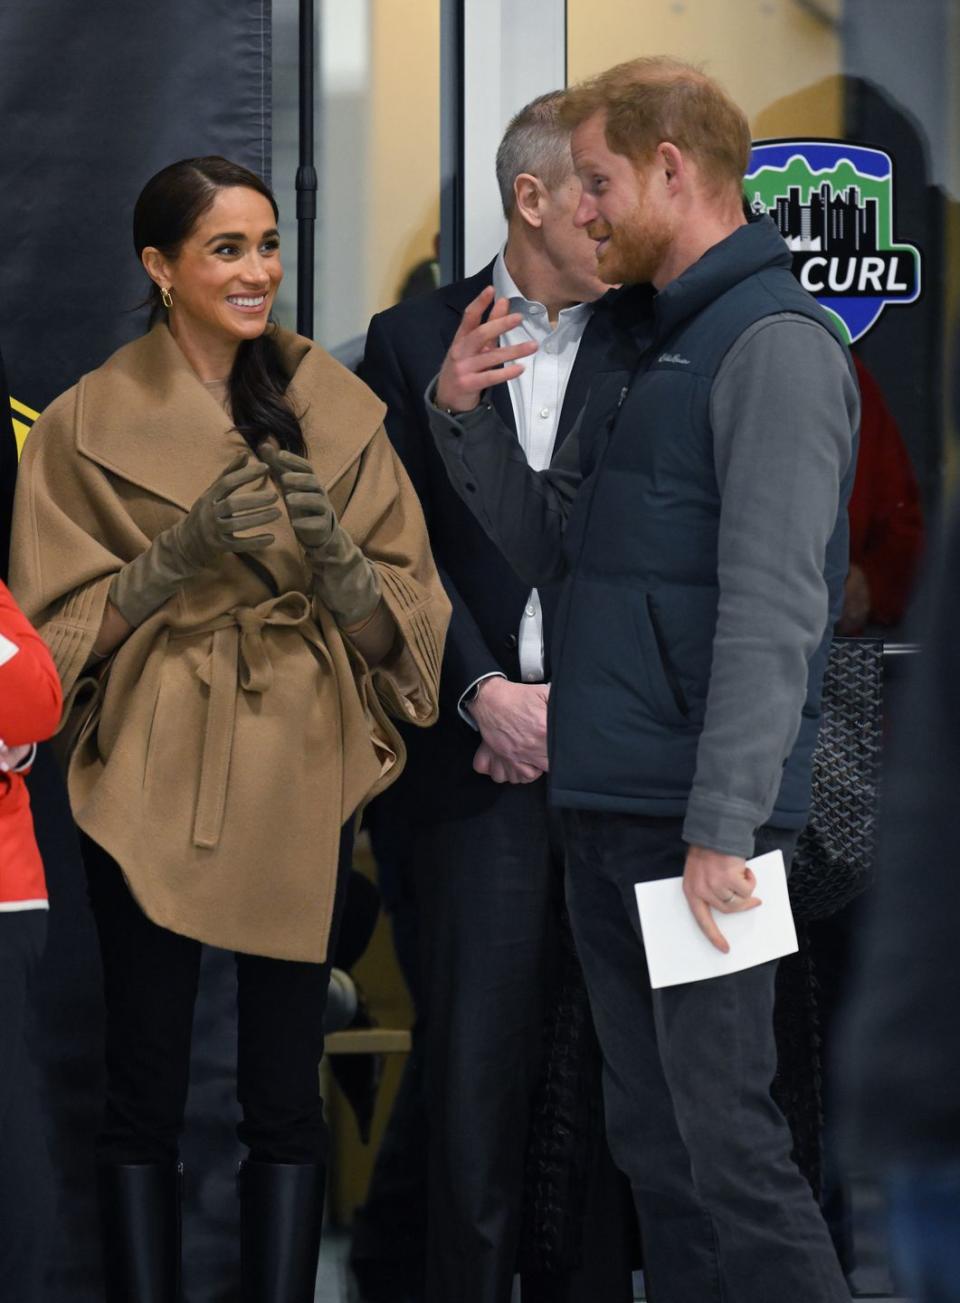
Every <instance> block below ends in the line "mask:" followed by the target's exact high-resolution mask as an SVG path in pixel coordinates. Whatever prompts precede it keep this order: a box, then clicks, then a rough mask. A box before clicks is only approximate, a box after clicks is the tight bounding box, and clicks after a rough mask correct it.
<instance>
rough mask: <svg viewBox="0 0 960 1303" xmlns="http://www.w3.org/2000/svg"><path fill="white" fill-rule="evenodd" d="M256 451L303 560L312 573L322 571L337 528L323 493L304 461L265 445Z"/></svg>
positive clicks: (331, 509) (291, 453)
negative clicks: (279, 497)
mask: <svg viewBox="0 0 960 1303" xmlns="http://www.w3.org/2000/svg"><path fill="white" fill-rule="evenodd" d="M257 451H258V452H259V454H260V456H261V457H262V458H263V460H264V461H265V462H266V463H267V465H268V466H269V467H270V470H271V471H272V472H273V476H274V478H275V480H276V481H277V484H278V485H279V487H280V492H281V493H282V494H283V498H284V501H285V502H286V504H287V511H288V512H289V513H290V524H291V525H292V526H293V532H294V533H295V534H296V536H297V538H298V540H299V542H300V546H301V547H302V548H303V550H304V552H305V553H306V557H307V560H308V561H309V562H310V565H311V567H312V568H313V569H314V570H318V569H322V568H323V565H324V561H325V553H326V549H327V547H328V545H329V543H330V540H331V539H332V538H333V535H334V532H335V531H336V530H338V529H339V528H340V525H339V524H338V522H337V516H336V512H335V511H334V509H333V506H332V505H331V502H330V499H329V498H328V497H327V491H326V489H325V488H324V487H323V485H322V484H321V483H320V481H319V480H318V479H317V476H316V473H315V472H314V469H313V467H312V466H311V465H310V463H309V462H308V461H307V459H306V457H298V456H297V455H296V453H293V452H287V451H286V450H285V449H284V450H281V451H277V449H275V448H274V447H272V446H271V445H270V444H269V443H262V444H261V445H260V447H259V448H258V449H257Z"/></svg>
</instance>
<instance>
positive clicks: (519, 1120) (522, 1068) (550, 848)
mask: <svg viewBox="0 0 960 1303" xmlns="http://www.w3.org/2000/svg"><path fill="white" fill-rule="evenodd" d="M554 834H559V826H558V824H556V823H555V824H554V825H553V827H551V821H550V819H549V817H548V812H547V808H546V796H545V784H544V782H543V781H542V780H541V781H539V782H537V783H531V784H528V785H518V786H509V787H505V788H504V789H503V790H502V791H501V792H499V793H498V794H497V798H496V801H495V803H494V805H493V806H492V807H491V808H489V809H488V810H485V811H483V812H481V813H479V814H475V815H471V816H469V817H464V818H459V819H456V820H450V821H449V822H445V823H440V824H436V825H434V826H432V827H430V828H427V829H424V830H423V831H422V833H421V835H420V836H419V837H418V839H417V845H416V864H417V875H418V878H417V881H418V898H419V905H420V920H419V932H420V941H421V951H422V953H423V956H424V964H423V986H424V989H423V996H424V1005H425V1014H426V1098H427V1115H428V1119H429V1199H428V1203H429V1212H428V1232H427V1295H426V1297H427V1300H428V1303H454V1300H456V1303H506V1300H509V1298H510V1291H511V1282H512V1279H513V1275H514V1272H515V1271H516V1262H517V1250H518V1245H519V1240H520V1230H521V1210H522V1202H523V1178H524V1159H525V1155H526V1149H527V1139H528V1128H529V1121H530V1112H531V1102H532V1099H533V1096H534V1092H535V1088H536V1086H537V1083H538V1079H539V1075H540V1069H541V1042H542V1033H543V1028H544V1020H545V1016H546V1013H547V1010H548V1008H549V1007H550V1002H551V995H552V990H553V986H554V981H555V976H556V971H557V965H558V960H559V950H558V935H559V934H558V928H559V920H560V911H561V905H562V895H563V863H562V854H561V851H560V846H559V836H558V835H554ZM607 1171H608V1174H609V1180H610V1181H613V1180H614V1179H615V1178H616V1173H615V1172H614V1171H613V1168H612V1166H610V1165H609V1163H608V1167H607ZM603 1194H604V1195H605V1194H606V1191H604V1192H603ZM612 1202H613V1203H615V1202H616V1198H615V1197H614V1199H613V1200H612ZM587 1219H588V1222H589V1221H590V1209H589V1208H588V1214H587ZM623 1235H624V1230H623V1227H622V1226H620V1225H609V1226H607V1227H606V1228H605V1238H604V1239H603V1243H602V1244H600V1243H597V1242H596V1241H594V1242H593V1243H585V1244H584V1265H583V1267H582V1268H580V1270H579V1271H577V1272H575V1273H570V1274H569V1276H567V1277H565V1278H564V1279H563V1280H562V1281H561V1280H552V1281H551V1283H550V1286H549V1297H550V1298H551V1303H560V1300H572V1299H583V1300H587V1301H589V1303H597V1301H598V1300H601V1299H602V1300H604V1303H607V1301H608V1300H609V1301H611V1303H615V1301H616V1300H617V1299H619V1298H622V1297H626V1298H629V1297H630V1294H631V1291H630V1289H629V1260H628V1257H627V1251H626V1248H625V1246H624V1242H623ZM611 1280H612V1281H613V1283H612V1284H611ZM540 1284H541V1283H540V1282H537V1281H530V1282H529V1288H528V1282H527V1281H526V1280H525V1281H524V1285H523V1290H522V1292H523V1293H524V1294H526V1295H528V1296H533V1297H535V1298H536V1297H543V1294H542V1290H541V1288H540Z"/></svg>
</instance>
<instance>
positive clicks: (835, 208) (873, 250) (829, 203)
mask: <svg viewBox="0 0 960 1303" xmlns="http://www.w3.org/2000/svg"><path fill="white" fill-rule="evenodd" d="M893 195H894V165H893V159H892V158H891V156H890V154H889V153H887V151H885V150H882V149H877V148H876V147H874V146H872V145H860V144H857V143H854V142H852V141H844V140H803V139H800V140H797V139H792V138H791V139H781V140H760V141H756V142H755V143H754V145H753V148H752V150H751V157H750V164H749V167H748V168H747V173H746V176H745V177H744V196H745V199H746V202H747V204H748V206H749V207H750V209H751V211H752V212H753V213H755V214H757V215H762V214H767V215H769V217H770V218H771V220H772V221H773V222H774V224H775V226H776V227H777V230H778V231H779V232H780V234H781V236H782V237H783V239H784V241H785V243H786V245H787V247H788V248H789V249H790V251H791V253H792V254H793V272H794V275H795V276H796V277H797V279H798V280H799V282H800V284H801V285H802V286H803V288H804V289H806V290H808V291H809V292H810V293H811V294H813V296H814V298H816V300H817V302H818V303H819V304H820V305H821V307H823V308H824V309H825V310H826V311H827V312H828V313H829V314H830V315H831V316H832V317H833V318H834V320H835V321H836V323H837V325H838V326H839V327H840V329H841V331H842V333H843V335H844V338H845V339H846V340H847V341H848V342H850V343H853V342H854V341H855V340H857V339H862V338H863V336H864V335H865V334H866V333H867V332H868V331H869V330H870V329H871V328H872V327H873V326H874V325H875V324H876V322H877V321H879V319H880V317H881V316H882V314H883V312H884V309H885V308H888V307H893V306H905V305H907V304H910V303H914V302H916V300H917V299H918V298H919V297H920V293H921V286H922V281H921V277H922V260H921V254H920V250H919V249H917V248H916V246H915V245H912V244H909V243H907V242H906V241H904V240H903V239H898V238H897V236H896V234H895V232H894V203H893Z"/></svg>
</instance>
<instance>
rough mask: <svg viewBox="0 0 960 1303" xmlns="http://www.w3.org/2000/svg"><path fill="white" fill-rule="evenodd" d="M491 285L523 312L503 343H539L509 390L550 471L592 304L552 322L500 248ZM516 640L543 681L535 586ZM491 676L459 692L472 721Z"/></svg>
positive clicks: (541, 465) (527, 673) (526, 669)
mask: <svg viewBox="0 0 960 1303" xmlns="http://www.w3.org/2000/svg"><path fill="white" fill-rule="evenodd" d="M493 288H494V292H495V294H496V297H497V299H509V300H510V311H511V312H519V313H520V314H521V317H522V320H521V321H520V322H519V324H518V325H517V326H515V327H514V329H513V330H509V331H507V332H506V333H505V334H503V335H501V336H500V343H501V345H504V346H509V345H512V344H525V343H528V342H529V341H530V340H531V339H532V340H533V341H534V342H535V343H536V344H538V345H539V348H538V349H537V352H536V353H534V354H533V355H532V356H531V357H526V358H524V359H523V367H524V370H523V373H522V375H519V376H517V378H516V379H515V380H508V381H507V390H508V392H509V394H510V402H511V404H512V406H513V416H514V421H515V422H516V426H517V438H518V440H519V442H520V447H521V448H522V449H523V451H524V453H525V454H526V458H527V461H528V462H529V463H530V465H531V466H532V467H533V468H534V470H538V471H542V470H546V469H547V467H548V466H549V465H550V461H551V459H552V457H553V449H554V444H555V443H556V439H557V425H558V423H559V420H560V412H561V410H562V408H563V397H564V394H565V393H566V391H567V382H568V381H569V379H570V373H571V371H572V370H573V364H574V362H575V361H576V357H577V349H578V348H579V347H580V340H581V339H582V338H583V332H584V330H585V329H586V327H587V322H588V321H589V320H590V314H591V313H592V311H593V305H592V304H590V303H576V304H574V305H573V306H572V307H569V308H561V310H560V313H559V316H558V318H557V324H556V326H553V325H551V323H550V318H549V316H548V315H547V309H546V308H545V307H544V305H543V304H542V303H534V302H532V301H531V300H530V299H527V298H524V296H523V295H522V294H521V293H520V291H519V289H518V288H517V286H516V284H515V283H514V280H513V277H512V276H511V275H510V273H509V272H508V271H507V264H506V262H505V261H504V257H503V253H502V251H501V252H500V253H499V254H498V255H497V260H496V262H495V263H494V264H493ZM517 640H518V650H519V654H520V678H521V681H522V682H523V683H542V682H543V668H544V665H543V612H542V610H541V606H540V595H539V594H538V592H537V590H536V589H535V588H534V589H533V591H532V592H531V593H530V595H529V596H528V598H527V601H526V605H525V606H524V610H523V616H522V618H521V620H520V629H519V631H518V633H517ZM493 677H496V675H495V674H485V675H482V676H481V678H479V679H477V680H476V681H475V682H474V683H471V684H470V686H469V687H468V688H467V690H466V691H465V692H464V694H463V697H461V699H460V700H461V709H460V713H461V715H463V718H464V719H466V720H467V721H468V722H469V723H473V720H472V719H470V716H469V715H468V714H467V713H466V712H465V711H464V709H463V702H464V699H465V698H467V697H469V696H470V694H471V693H472V691H473V689H474V688H475V687H476V686H477V684H479V683H481V682H482V681H483V679H485V678H493ZM500 677H505V676H503V675H501V676H500Z"/></svg>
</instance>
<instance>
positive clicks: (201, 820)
mask: <svg viewBox="0 0 960 1303" xmlns="http://www.w3.org/2000/svg"><path fill="white" fill-rule="evenodd" d="M134 243H135V246H136V250H137V254H138V256H139V257H140V258H141V260H142V263H143V265H144V267H145V268H146V270H147V273H148V274H149V276H150V278H151V280H152V283H153V289H152V291H151V296H152V300H153V305H154V318H155V320H154V322H153V325H152V329H151V330H150V331H149V332H148V333H147V334H146V335H145V336H144V337H143V338H142V339H139V340H135V341H134V342H133V343H131V344H128V345H126V346H125V347H124V348H121V349H120V350H119V351H118V352H116V353H114V354H113V356H112V357H110V358H108V359H107V361H106V362H105V363H104V364H103V365H102V366H100V367H98V368H97V369H96V370H95V371H92V372H90V373H89V374H88V375H86V376H84V377H83V379H82V380H81V381H80V383H79V384H78V385H77V386H76V387H75V388H73V389H71V390H69V391H68V392H67V393H65V394H63V395H61V397H60V398H58V399H57V400H56V401H55V402H54V403H53V404H52V405H51V406H50V407H49V408H48V409H47V410H46V411H45V412H44V414H43V416H42V417H41V418H40V419H39V420H38V422H37V424H36V427H35V429H34V432H33V433H32V434H31V436H30V439H29V440H28V442H27V446H26V449H25V452H24V457H23V462H22V466H21V471H20V475H19V478H18V484H17V498H16V504H15V510H14V532H13V544H14V546H13V549H12V554H13V557H14V573H13V576H12V587H13V588H14V589H15V591H16V593H17V595H18V597H19V598H20V599H21V601H22V603H23V606H24V609H25V611H27V612H28V613H29V614H30V615H32V617H33V619H34V621H35V622H36V624H37V626H38V628H39V630H40V632H41V634H42V636H43V638H44V640H45V641H46V643H47V645H48V646H49V647H50V649H51V652H52V654H53V657H54V661H55V664H56V668H57V671H58V673H59V675H60V678H61V681H62V683H63V688H64V692H65V694H66V695H67V697H68V703H67V708H66V711H65V716H66V723H65V726H64V728H63V730H62V733H63V736H64V737H65V738H69V739H70V741H69V742H66V741H65V742H64V743H63V744H62V750H63V751H64V752H66V753H67V754H68V763H67V784H68V790H69V795H70V802H71V809H72V811H73V815H74V817H75V819H76V822H77V824H78V826H79V828H80V830H81V843H82V851H83V859H84V865H85V867H86V871H87V878H88V882H89V888H90V899H91V903H92V906H93V912H94V917H95V921H96V924H97V930H98V933H99V939H100V948H101V954H102V958H103V973H104V996H105V1002H106V1014H107V1018H106V1025H107V1033H106V1054H107V1100H106V1108H105V1111H104V1122H103V1128H102V1130H101V1133H100V1135H99V1138H98V1144H97V1161H98V1184H99V1194H100V1209H101V1218H102V1228H103V1239H104V1246H105V1253H104V1265H105V1270H106V1276H107V1279H106V1299H107V1303H147V1300H148V1299H150V1300H152V1299H158V1298H164V1299H166V1298H173V1297H174V1296H175V1293H176V1290H177V1286H176V1281H177V1278H178V1272H179V1250H180V1246H179V1175H178V1154H177V1146H178V1139H179V1134H180V1130H181V1127H182V1124H183V1109H184V1102H185V1098H186V1092H187V1078H188V1070H189V1059H190V1028H191V1023H192V1018H193V1005H194V999H195V996H196V991H197V979H198V969H199V962H200V943H201V942H205V943H208V944H211V945H214V946H218V947H220V948H222V949H227V950H233V951H235V952H236V953H237V975H238V1001H237V1007H238V1039H239V1055H238V1097H239V1099H240V1100H241V1103H242V1108H243V1121H242V1123H241V1125H240V1127H239V1128H238V1133H239V1136H240V1139H241V1140H242V1141H243V1143H245V1144H246V1145H248V1146H249V1149H250V1157H249V1160H248V1162H247V1163H246V1164H245V1167H244V1170H243V1176H242V1179H241V1183H240V1184H241V1241H242V1244H241V1249H242V1252H241V1258H242V1268H241V1269H242V1275H243V1297H244V1299H245V1300H249V1303H277V1300H279V1299H288V1298H289V1299H292V1298H307V1297H309V1298H312V1297H313V1285H314V1278H315V1275H316V1264H317V1254H318V1248H319V1238H320V1226H321V1221H322V1212H323V1207H322V1205H323V1191H324V1177H325V1173H324V1152H325V1136H324V1121H323V1110H322V1105H321V1102H320V1097H319V1091H318V1077H317V1069H318V1063H319V1060H320V1057H321V1055H322V1052H323V1033H322V1025H323V1007H324V1002H325V1000H326V991H327V983H328V978H329V965H328V962H327V949H328V939H329V937H330V936H331V934H332V933H334V932H335V928H336V919H337V916H338V912H339V908H340V902H341V900H342V896H343V885H344V882H345V880H346V872H347V870H348V868H349V864H350V858H351V847H352V829H353V818H352V817H353V816H354V814H355V813H356V811H357V810H358V809H359V808H360V807H362V806H363V805H364V804H365V802H366V801H368V800H369V799H370V798H371V797H372V796H374V795H376V793H377V792H379V791H381V790H382V789H383V788H385V787H386V786H388V785H389V784H390V783H391V782H392V781H393V779H394V778H395V777H396V776H397V774H398V773H399V769H400V767H401V763H402V754H403V744H402V742H401V740H400V736H399V734H398V732H397V730H396V728H395V727H394V725H393V724H392V723H391V721H390V719H389V717H388V716H389V715H390V714H392V715H395V716H398V717H400V718H402V719H404V720H405V721H406V722H408V723H413V724H429V723H432V722H433V720H434V719H435V717H436V712H437V684H438V678H439V668H440V660H441V656H442V644H443V635H444V630H445V627H446V621H447V616H448V612H449V604H448V603H447V600H446V598H445V596H444V595H443V590H442V588H441V586H440V582H439V579H438V577H437V573H436V569H435V567H434V565H433V560H432V557H431V555H430V551H429V547H428V545H427V536H426V529H425V526H424V522H423V516H422V513H421V511H420V508H419V504H418V502H417V499H416V496H415V495H414V493H413V490H412V488H411V487H410V484H409V481H408V480H407V478H406V475H405V474H404V472H403V469H402V467H401V466H400V463H399V461H398V460H397V458H396V456H395V454H394V453H393V451H392V449H391V447H390V444H389V442H388V440H387V437H386V433H385V432H384V429H383V424H382V421H383V415H384V408H383V404H382V403H380V402H379V401H378V400H377V399H376V398H375V397H374V395H373V394H372V393H371V392H370V390H368V389H367V388H366V386H365V385H363V384H362V383H361V382H360V381H359V380H358V379H357V378H356V377H355V376H354V375H353V374H352V373H350V372H348V371H346V370H345V369H344V368H343V367H341V366H339V365H338V364H337V363H336V362H334V361H333V359H332V358H331V357H330V356H329V355H328V354H326V353H324V352H323V350H322V349H320V348H318V347H317V346H316V345H314V344H312V343H311V341H310V340H308V339H303V338H300V337H299V336H297V335H293V334H291V333H290V332H289V331H285V330H282V329H280V328H279V327H278V326H276V325H274V324H273V323H271V322H270V320H269V314H270V308H271V306H272V304H273V301H274V297H275V295H276V291H277V286H278V285H279V283H280V279H281V276H282V268H281V264H280V256H279V241H278V236H277V209H276V205H275V203H274V201H273V197H272V195H271V194H270V191H269V190H268V189H267V187H266V186H265V185H264V183H263V182H262V181H261V180H260V179H259V177H256V176H254V175H253V173H251V172H248V171H247V170H246V169H244V168H241V167H238V166H236V165H235V164H233V163H230V162H228V161H227V160H225V159H221V158H202V159H189V160H186V161H184V162H181V163H175V164H173V165H172V166H171V167H168V168H165V169H164V170H163V171H162V172H160V173H158V174H157V175H156V176H155V177H154V178H153V179H152V180H151V181H150V182H148V184H147V186H146V187H145V189H144V191H143V193H142V194H141V196H140V199H139V200H138V202H137V205H136V209H135V230H134ZM251 453H253V454H254V455H253V456H251Z"/></svg>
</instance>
